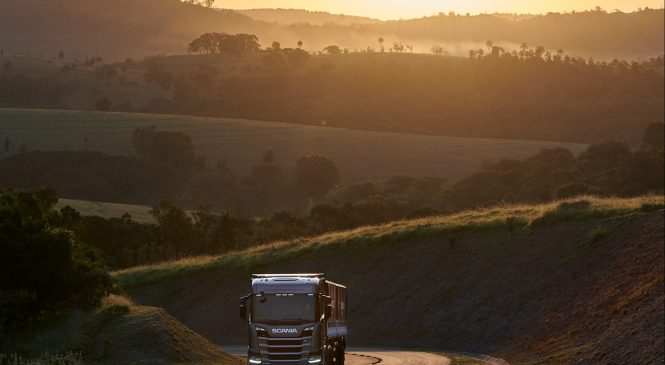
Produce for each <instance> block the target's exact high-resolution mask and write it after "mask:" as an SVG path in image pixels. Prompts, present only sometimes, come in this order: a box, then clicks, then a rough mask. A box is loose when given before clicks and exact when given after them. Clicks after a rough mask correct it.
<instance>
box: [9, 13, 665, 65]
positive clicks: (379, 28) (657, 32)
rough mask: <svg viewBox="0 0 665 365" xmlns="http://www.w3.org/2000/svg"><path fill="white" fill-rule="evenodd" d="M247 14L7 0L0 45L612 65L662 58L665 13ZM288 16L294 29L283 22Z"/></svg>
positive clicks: (40, 50) (48, 50)
mask: <svg viewBox="0 0 665 365" xmlns="http://www.w3.org/2000/svg"><path fill="white" fill-rule="evenodd" d="M246 14H248V15H250V16H254V17H256V18H258V19H263V20H266V21H261V20H256V19H253V18H250V17H249V16H246V15H243V14H241V13H238V12H234V11H230V10H220V9H210V8H205V7H201V6H196V5H191V4H184V3H182V2H181V1H179V0H98V1H95V2H94V3H93V2H90V1H85V0H52V1H48V2H43V1H40V0H3V1H2V3H0V48H2V49H4V51H5V52H6V53H7V54H32V55H39V56H45V57H46V56H48V57H55V56H56V55H57V54H58V52H59V51H61V50H62V51H64V53H65V55H66V57H68V58H71V59H74V58H79V59H83V58H86V57H89V56H102V57H104V58H106V59H112V60H124V59H125V58H127V57H142V56H146V55H150V54H153V55H154V54H164V53H167V54H174V53H176V54H177V53H185V52H186V46H187V43H188V42H189V41H191V40H192V39H194V38H195V37H197V36H198V35H200V34H202V33H205V32H226V33H241V32H242V33H253V34H256V35H258V36H259V38H260V39H261V40H262V43H263V45H264V46H268V45H270V43H271V42H272V41H279V42H281V43H282V44H290V45H295V44H296V42H297V41H299V40H301V41H303V42H304V44H305V49H307V50H309V51H319V50H321V49H322V48H323V47H325V46H327V45H329V44H339V45H340V46H342V47H343V48H348V49H350V50H355V49H359V50H365V49H367V48H368V47H371V48H374V49H378V48H379V44H378V43H377V40H378V39H379V37H383V38H385V39H386V44H387V45H391V44H392V43H393V42H406V43H409V44H411V45H413V46H414V49H415V51H416V52H422V53H429V52H430V49H431V47H432V46H433V45H436V44H438V45H441V46H442V47H443V48H444V49H445V51H446V53H448V54H451V55H466V54H467V52H468V50H469V49H470V48H478V47H482V46H484V44H485V42H486V41H487V40H489V39H491V40H494V41H496V42H501V43H503V44H504V45H511V47H510V48H512V49H517V48H519V45H520V44H521V43H523V42H527V43H529V44H532V45H543V46H545V47H548V48H552V49H558V48H563V49H565V50H569V51H571V52H572V53H573V54H575V55H576V56H583V57H594V58H598V59H606V60H611V59H613V58H628V59H638V58H645V57H650V56H656V55H659V54H662V53H663V34H664V32H663V23H664V22H663V10H662V9H658V10H645V11H641V12H635V13H626V14H624V13H606V12H596V11H591V12H582V13H576V14H557V13H555V14H548V15H543V16H537V17H530V18H526V19H525V18H524V17H520V16H516V17H514V18H513V19H510V18H508V17H506V16H505V15H500V14H499V15H488V14H481V15H472V16H447V15H444V14H441V15H437V16H434V17H425V18H421V19H412V20H404V21H402V20H400V21H389V22H371V21H368V20H366V19H357V18H354V17H348V16H341V15H340V16H334V15H326V14H319V13H308V14H305V13H302V12H295V13H294V12H293V11H270V12H268V13H266V12H265V11H250V12H248V13H246ZM288 19H292V21H293V22H296V23H298V24H289V25H286V24H280V23H282V22H289V20H288ZM275 21H276V22H277V23H273V22H275ZM302 22H307V23H305V24H304V23H302ZM358 22H362V23H369V24H356V23H358ZM322 23H325V24H322ZM608 32H610V33H608ZM607 34H615V36H612V37H607ZM387 48H389V47H387Z"/></svg>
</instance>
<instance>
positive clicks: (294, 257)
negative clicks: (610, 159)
mask: <svg viewBox="0 0 665 365" xmlns="http://www.w3.org/2000/svg"><path fill="white" fill-rule="evenodd" d="M664 206H665V204H664V201H663V197H662V196H651V197H642V198H635V199H598V198H590V197H581V198H578V199H575V200H569V201H565V202H555V203H551V204H545V205H538V206H506V207H497V208H488V209H486V210H482V211H469V212H464V213H460V214H456V215H452V216H441V217H436V218H430V219H420V220H412V221H403V222H394V223H392V224H387V225H382V226H376V227H366V228H361V229H357V230H353V231H348V232H339V233H333V234H327V235H324V236H321V237H318V238H313V239H307V240H296V241H293V242H282V243H275V244H273V245H267V246H263V247H260V248H258V249H254V250H250V251H247V252H240V253H235V254H229V255H226V256H221V257H208V258H192V259H187V260H183V261H179V262H173V263H165V264H161V265H156V266H149V267H140V268H136V269H130V270H126V271H121V272H117V273H116V274H115V277H116V278H117V280H118V281H119V283H120V284H121V286H122V287H123V288H124V289H125V290H127V292H128V293H130V295H131V296H132V298H133V299H134V300H136V301H137V302H138V303H141V304H147V305H158V306H163V307H165V308H166V309H167V310H168V311H169V313H172V314H173V315H174V316H175V317H176V318H178V319H179V320H181V321H183V322H184V323H185V324H187V325H188V326H190V327H191V328H193V329H194V330H195V331H197V332H198V333H201V334H202V335H203V336H205V337H206V338H208V339H210V340H212V341H213V342H218V343H236V344H240V343H242V342H243V340H244V334H245V332H244V331H246V329H245V328H244V326H243V324H242V321H240V320H239V319H237V314H236V313H237V305H238V302H237V298H238V297H240V296H242V295H244V294H246V292H247V290H248V283H249V275H250V274H251V273H257V272H293V271H302V272H307V271H316V272H326V273H327V274H328V276H329V277H330V278H332V279H334V280H335V281H339V282H342V283H345V284H347V285H348V287H349V298H350V303H351V304H350V312H349V313H350V318H351V324H350V326H351V331H352V332H351V335H350V339H349V343H350V344H353V346H384V347H385V346H394V347H420V348H439V349H454V350H458V351H469V352H476V353H478V352H482V353H489V354H497V355H499V356H500V357H502V358H505V359H506V360H508V361H509V362H510V363H516V364H520V363H525V364H526V363H529V364H533V363H543V364H544V363H572V362H575V363H582V364H597V363H635V362H639V363H644V364H655V363H660V362H662V359H663V349H662V347H661V346H660V345H661V344H662V342H663V299H664V294H663V258H664V257H663V256H664V253H663V247H664V245H663V240H664V238H663V207H664ZM368 268H372V269H371V270H368ZM396 307H399V308H400V310H399V312H396V311H395V308H396ZM395 313H399V315H397V316H396V315H395Z"/></svg>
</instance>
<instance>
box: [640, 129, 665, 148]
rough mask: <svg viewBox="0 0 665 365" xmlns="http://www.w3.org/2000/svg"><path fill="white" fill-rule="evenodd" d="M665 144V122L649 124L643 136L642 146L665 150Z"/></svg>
mask: <svg viewBox="0 0 665 365" xmlns="http://www.w3.org/2000/svg"><path fill="white" fill-rule="evenodd" d="M664 144H665V124H663V123H652V124H649V126H648V127H647V129H646V130H645V131H644V135H643V136H642V146H643V147H644V148H646V149H652V150H656V151H663V149H664V146H663V145H664Z"/></svg>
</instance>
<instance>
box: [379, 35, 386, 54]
mask: <svg viewBox="0 0 665 365" xmlns="http://www.w3.org/2000/svg"><path fill="white" fill-rule="evenodd" d="M383 42H384V39H383V37H380V38H379V48H381V52H385V50H386V49H385V48H384V47H383Z"/></svg>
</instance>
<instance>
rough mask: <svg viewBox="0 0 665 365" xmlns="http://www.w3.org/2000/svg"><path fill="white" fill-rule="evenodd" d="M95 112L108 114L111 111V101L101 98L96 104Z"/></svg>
mask: <svg viewBox="0 0 665 365" xmlns="http://www.w3.org/2000/svg"><path fill="white" fill-rule="evenodd" d="M95 110H98V111H101V112H107V111H109V110H111V101H110V100H109V99H108V98H101V99H99V100H97V103H95Z"/></svg>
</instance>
